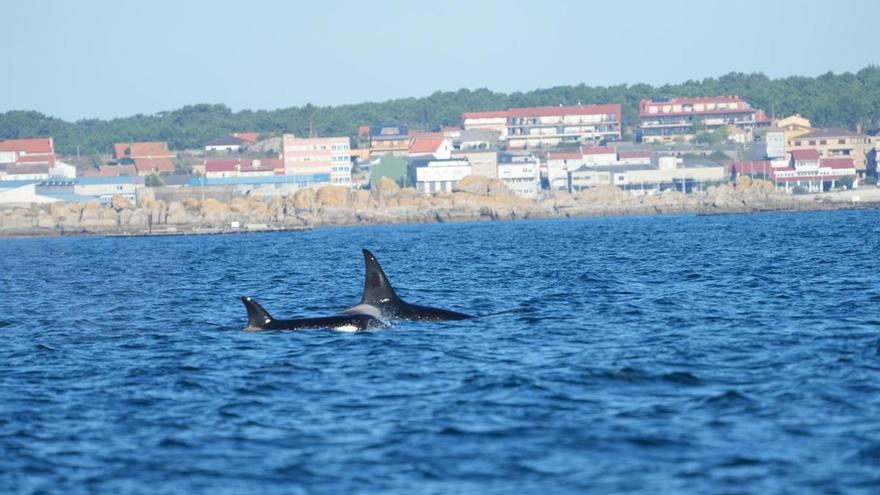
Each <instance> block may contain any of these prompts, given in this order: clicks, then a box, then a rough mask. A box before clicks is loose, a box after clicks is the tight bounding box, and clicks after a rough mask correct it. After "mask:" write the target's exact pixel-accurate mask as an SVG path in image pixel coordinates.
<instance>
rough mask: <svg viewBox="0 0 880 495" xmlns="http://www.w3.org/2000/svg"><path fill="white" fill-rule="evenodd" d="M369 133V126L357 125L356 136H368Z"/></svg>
mask: <svg viewBox="0 0 880 495" xmlns="http://www.w3.org/2000/svg"><path fill="white" fill-rule="evenodd" d="M369 135H370V126H368V125H362V126H360V127H358V136H369Z"/></svg>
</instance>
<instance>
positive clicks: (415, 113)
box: [0, 66, 880, 155]
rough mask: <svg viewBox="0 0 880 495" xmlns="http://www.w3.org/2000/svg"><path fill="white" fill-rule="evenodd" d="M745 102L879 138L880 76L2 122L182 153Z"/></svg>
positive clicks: (2, 129) (90, 141) (873, 69)
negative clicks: (650, 102)
mask: <svg viewBox="0 0 880 495" xmlns="http://www.w3.org/2000/svg"><path fill="white" fill-rule="evenodd" d="M715 95H739V96H742V97H743V98H745V99H746V100H747V101H749V102H750V103H751V104H752V105H753V106H755V107H757V108H761V109H763V110H764V111H765V112H767V114H768V115H770V114H775V115H777V116H783V115H790V114H793V113H800V114H801V115H803V116H805V117H807V118H809V119H810V120H811V121H812V122H813V125H814V126H819V127H832V126H833V127H844V128H849V129H856V128H858V127H861V128H862V129H864V130H866V131H875V130H877V129H878V127H880V67H877V66H869V67H866V68H864V69H862V70H860V71H858V72H857V73H855V74H853V73H849V72H846V73H842V74H834V73H830V72H829V73H827V74H824V75H821V76H818V77H815V78H813V77H802V76H791V77H786V78H779V79H770V78H768V77H767V76H765V75H764V74H760V73H756V74H744V73H735V72H734V73H730V74H727V75H724V76H721V77H719V78H707V79H703V80H701V81H687V82H684V83H681V84H671V85H663V86H657V87H655V86H651V85H648V84H633V85H627V84H621V85H617V86H598V87H592V86H586V85H584V84H579V85H577V86H558V87H554V88H548V89H537V90H534V91H528V92H515V93H511V94H505V93H497V92H493V91H490V90H488V89H476V90H467V89H461V90H458V91H445V92H443V91H438V92H436V93H434V94H432V95H430V96H427V97H423V98H402V99H396V100H389V101H385V102H381V103H358V104H351V105H339V106H327V107H318V106H314V105H311V104H307V105H305V106H302V107H291V108H283V109H278V110H256V111H254V110H242V111H238V112H233V111H232V110H231V109H229V108H228V107H226V106H225V105H217V104H213V105H212V104H198V105H189V106H185V107H183V108H181V109H179V110H174V111H168V112H159V113H157V114H154V115H141V114H138V115H135V116H132V117H125V118H116V119H110V120H100V119H84V120H78V121H76V122H67V121H64V120H61V119H57V118H53V117H49V116H46V115H43V114H41V113H39V112H34V111H9V112H5V113H2V114H0V139H10V138H20V137H33V136H53V137H54V138H55V145H56V150H57V151H58V152H60V153H62V154H73V153H76V149H77V147H79V149H80V153H82V154H84V155H88V154H94V153H109V151H110V148H111V146H112V145H113V143H117V142H126V141H167V142H168V143H169V144H170V146H171V148H172V149H194V148H200V147H202V146H203V145H204V143H206V142H208V141H210V140H212V139H215V138H217V137H220V136H223V135H226V134H229V133H231V132H236V131H257V132H265V133H276V134H278V133H284V132H293V133H295V134H298V135H307V134H308V132H309V129H310V128H311V129H313V130H314V131H315V132H316V133H317V134H318V135H322V136H330V135H348V136H354V135H355V133H356V131H357V128H358V126H360V125H367V124H370V125H377V124H381V123H386V122H394V123H403V124H408V125H409V126H411V127H414V128H424V129H438V128H440V127H442V126H454V125H461V114H462V112H469V111H482V110H503V109H506V108H511V107H526V106H543V105H576V104H578V103H581V104H585V105H586V104H599V103H620V104H621V105H622V107H623V124H624V127H625V128H628V129H633V128H634V127H635V126H636V125H637V124H638V115H639V114H638V104H639V100H641V99H645V98H649V99H661V98H672V97H679V96H715Z"/></svg>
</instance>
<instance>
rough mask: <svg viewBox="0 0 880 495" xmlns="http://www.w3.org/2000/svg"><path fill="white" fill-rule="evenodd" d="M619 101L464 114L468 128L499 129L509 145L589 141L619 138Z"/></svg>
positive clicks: (525, 146)
mask: <svg viewBox="0 0 880 495" xmlns="http://www.w3.org/2000/svg"><path fill="white" fill-rule="evenodd" d="M620 120H621V108H620V105H619V104H608V105H577V106H568V107H564V106H558V107H529V108H511V109H509V110H506V111H500V112H499V111H495V112H468V113H464V114H462V121H463V122H464V128H465V130H469V129H482V130H490V131H497V132H500V133H501V138H502V139H505V140H506V141H507V147H508V149H523V148H547V147H556V146H564V145H569V144H578V143H583V142H587V141H598V140H605V141H618V140H620V137H621V131H620V129H621V126H620V124H621V122H620Z"/></svg>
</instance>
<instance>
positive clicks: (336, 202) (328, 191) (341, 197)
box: [317, 186, 348, 208]
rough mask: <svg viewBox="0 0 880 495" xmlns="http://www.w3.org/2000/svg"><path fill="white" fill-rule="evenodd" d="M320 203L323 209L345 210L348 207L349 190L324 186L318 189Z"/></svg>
mask: <svg viewBox="0 0 880 495" xmlns="http://www.w3.org/2000/svg"><path fill="white" fill-rule="evenodd" d="M317 196H318V203H319V204H320V205H321V207H330V208H343V207H345V206H348V188H347V187H343V186H324V187H322V188H320V189H318V195H317Z"/></svg>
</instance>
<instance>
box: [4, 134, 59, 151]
mask: <svg viewBox="0 0 880 495" xmlns="http://www.w3.org/2000/svg"><path fill="white" fill-rule="evenodd" d="M0 151H19V152H21V151H23V152H25V153H28V154H41V153H42V154H49V153H55V143H54V142H53V141H52V138H50V137H47V138H28V139H7V140H6V141H0Z"/></svg>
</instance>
